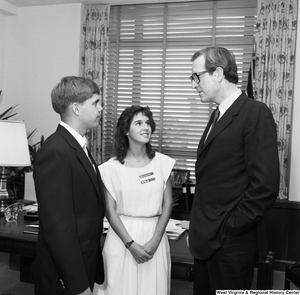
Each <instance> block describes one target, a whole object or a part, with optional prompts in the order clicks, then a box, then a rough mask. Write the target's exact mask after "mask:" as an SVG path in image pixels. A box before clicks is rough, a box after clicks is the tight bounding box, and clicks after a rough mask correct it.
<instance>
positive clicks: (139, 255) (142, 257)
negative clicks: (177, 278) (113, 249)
mask: <svg viewBox="0 0 300 295" xmlns="http://www.w3.org/2000/svg"><path fill="white" fill-rule="evenodd" d="M128 250H129V251H130V253H131V254H132V256H133V258H134V259H135V261H136V262H137V263H138V264H140V263H144V262H147V261H149V260H150V259H152V257H153V255H151V254H149V253H147V252H146V251H145V249H144V248H143V247H142V246H141V245H139V244H137V243H136V242H134V243H133V244H132V245H131V246H130V247H129V248H128Z"/></svg>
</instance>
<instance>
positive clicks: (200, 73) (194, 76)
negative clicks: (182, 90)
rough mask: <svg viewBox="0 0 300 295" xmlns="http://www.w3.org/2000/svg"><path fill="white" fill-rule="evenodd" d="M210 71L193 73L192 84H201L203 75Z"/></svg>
mask: <svg viewBox="0 0 300 295" xmlns="http://www.w3.org/2000/svg"><path fill="white" fill-rule="evenodd" d="M208 72H209V71H202V72H199V73H193V74H192V75H191V76H190V80H191V82H193V81H194V82H195V83H196V84H199V83H200V75H203V74H205V73H208ZM195 78H196V79H197V80H199V81H198V82H197V81H196V80H195Z"/></svg>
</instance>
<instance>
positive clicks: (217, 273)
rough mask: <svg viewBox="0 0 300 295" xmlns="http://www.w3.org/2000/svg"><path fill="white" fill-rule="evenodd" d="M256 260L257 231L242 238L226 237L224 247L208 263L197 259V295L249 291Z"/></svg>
mask: <svg viewBox="0 0 300 295" xmlns="http://www.w3.org/2000/svg"><path fill="white" fill-rule="evenodd" d="M257 259H258V256H257V233H256V228H254V229H252V230H251V231H250V232H248V233H246V234H245V235H243V236H232V235H228V236H226V237H225V240H224V242H223V245H222V247H221V248H220V249H219V250H218V251H217V252H216V253H215V254H214V255H213V256H212V257H211V258H210V259H209V260H199V259H196V258H194V295H212V294H213V295H215V294H216V290H249V289H250V288H251V285H252V280H253V273H254V266H255V263H256V261H257Z"/></svg>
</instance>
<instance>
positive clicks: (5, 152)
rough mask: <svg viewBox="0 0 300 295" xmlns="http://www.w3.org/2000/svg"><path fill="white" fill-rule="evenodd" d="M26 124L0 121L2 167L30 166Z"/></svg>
mask: <svg viewBox="0 0 300 295" xmlns="http://www.w3.org/2000/svg"><path fill="white" fill-rule="evenodd" d="M30 165H31V162H30V155H29V148H28V140H27V134H26V128H25V123H24V122H20V121H8V120H0V166H8V167H23V166H30Z"/></svg>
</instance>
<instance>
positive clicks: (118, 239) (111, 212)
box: [94, 106, 175, 295]
mask: <svg viewBox="0 0 300 295" xmlns="http://www.w3.org/2000/svg"><path fill="white" fill-rule="evenodd" d="M154 130H155V122H154V120H153V116H152V112H151V111H150V109H149V108H148V107H141V106H132V107H128V108H126V109H125V110H124V111H123V113H122V114H121V116H120V118H119V120H118V123H117V130H116V134H115V149H114V157H113V158H111V159H110V160H109V161H107V162H106V163H104V164H102V165H100V166H99V169H100V173H101V177H102V180H103V183H104V185H105V195H106V216H107V219H108V221H109V223H110V228H109V229H108V233H107V236H106V240H105V245H104V249H103V256H104V267H105V282H104V284H103V285H101V286H99V285H96V286H95V288H94V294H95V295H102V294H105V295H169V294H170V274H171V258H170V248H169V242H168V239H167V235H166V232H165V228H166V226H167V223H168V221H169V218H170V215H171V211H172V188H171V180H170V174H171V170H172V168H173V166H174V164H175V160H173V159H171V158H170V157H168V156H165V155H163V154H161V153H158V152H154V151H153V150H152V148H151V144H150V138H151V135H152V134H153V132H154Z"/></svg>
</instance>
